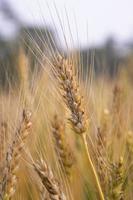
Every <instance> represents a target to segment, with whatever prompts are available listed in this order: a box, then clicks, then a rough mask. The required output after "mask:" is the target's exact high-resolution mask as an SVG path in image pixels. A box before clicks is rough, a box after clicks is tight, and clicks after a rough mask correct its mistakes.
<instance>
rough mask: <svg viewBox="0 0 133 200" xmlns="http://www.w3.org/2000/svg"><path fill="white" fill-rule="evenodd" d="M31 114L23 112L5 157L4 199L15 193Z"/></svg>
mask: <svg viewBox="0 0 133 200" xmlns="http://www.w3.org/2000/svg"><path fill="white" fill-rule="evenodd" d="M30 118H31V113H30V112H28V111H25V110H24V111H23V118H22V121H21V123H20V127H19V128H18V130H17V131H16V133H15V137H14V140H13V142H12V145H11V146H10V148H9V150H8V152H7V155H6V166H5V171H4V176H3V180H2V183H1V185H2V187H1V188H2V192H1V193H2V196H4V199H11V198H12V196H13V195H14V193H15V189H16V183H17V176H16V172H17V171H18V168H19V163H20V157H21V154H22V149H23V147H24V144H25V140H26V138H27V136H28V135H29V133H30V128H31V121H30Z"/></svg>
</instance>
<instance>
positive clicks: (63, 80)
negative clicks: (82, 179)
mask: <svg viewBox="0 0 133 200" xmlns="http://www.w3.org/2000/svg"><path fill="white" fill-rule="evenodd" d="M53 67H54V71H55V73H56V75H57V76H58V81H59V84H60V87H61V92H62V93H63V94H62V96H63V97H64V101H65V103H66V105H67V107H68V108H69V110H70V112H71V118H70V121H71V124H72V127H73V129H74V131H75V132H76V133H78V134H79V135H81V137H82V140H83V143H84V146H85V150H86V154H87V158H88V161H89V165H90V168H91V171H92V174H93V176H94V180H95V182H96V186H97V190H98V192H99V197H100V199H101V200H104V195H103V192H102V189H101V185H100V181H99V178H98V175H97V172H96V169H95V167H94V164H93V162H92V160H91V156H90V152H89V149H88V145H87V140H86V131H87V126H88V119H87V114H86V112H85V108H84V104H83V97H82V96H81V95H80V91H79V87H78V81H77V80H76V76H75V74H74V70H73V69H74V68H73V64H72V63H71V62H70V61H69V60H67V59H65V58H63V57H62V56H58V57H57V59H56V60H55V61H54V62H53Z"/></svg>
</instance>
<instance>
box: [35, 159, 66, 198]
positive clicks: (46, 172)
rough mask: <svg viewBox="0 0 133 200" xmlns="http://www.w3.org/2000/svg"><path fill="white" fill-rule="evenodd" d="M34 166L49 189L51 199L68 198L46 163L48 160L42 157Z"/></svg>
mask: <svg viewBox="0 0 133 200" xmlns="http://www.w3.org/2000/svg"><path fill="white" fill-rule="evenodd" d="M33 165H34V168H35V171H36V172H37V174H38V175H39V177H40V179H41V181H42V184H43V185H44V187H45V188H46V189H47V191H48V193H49V197H50V199H51V200H66V197H65V195H64V193H63V192H62V191H61V188H60V186H59V183H58V182H57V181H56V179H55V178H54V175H53V173H52V170H51V169H50V167H49V166H48V165H47V164H46V162H45V161H44V160H43V159H41V160H40V162H39V161H38V162H37V163H34V164H33Z"/></svg>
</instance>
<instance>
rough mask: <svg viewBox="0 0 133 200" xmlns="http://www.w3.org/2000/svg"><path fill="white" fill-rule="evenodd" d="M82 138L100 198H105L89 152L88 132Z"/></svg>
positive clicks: (102, 199)
mask: <svg viewBox="0 0 133 200" xmlns="http://www.w3.org/2000/svg"><path fill="white" fill-rule="evenodd" d="M82 139H83V143H84V146H85V150H86V154H87V158H88V161H89V164H90V167H91V171H92V174H93V176H94V179H95V183H96V187H97V190H98V193H99V197H100V200H104V195H103V192H102V188H101V185H100V181H99V178H98V175H97V172H96V169H95V167H94V165H93V162H92V160H91V157H90V153H89V150H88V145H87V140H86V134H83V135H82Z"/></svg>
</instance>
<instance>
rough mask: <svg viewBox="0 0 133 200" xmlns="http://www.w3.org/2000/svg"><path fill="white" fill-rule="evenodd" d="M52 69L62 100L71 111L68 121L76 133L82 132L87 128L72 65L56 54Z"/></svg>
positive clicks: (81, 99)
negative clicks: (56, 77)
mask: <svg viewBox="0 0 133 200" xmlns="http://www.w3.org/2000/svg"><path fill="white" fill-rule="evenodd" d="M53 66H54V70H55V72H56V73H57V76H58V80H59V83H60V86H61V89H62V92H63V97H64V101H65V103H66V105H67V107H68V108H69V109H70V111H71V118H70V122H71V123H72V126H73V129H74V131H75V132H76V133H78V134H82V133H84V132H86V130H87V117H86V116H87V115H86V112H85V108H84V105H83V98H82V96H81V95H80V93H79V87H78V84H77V81H76V76H75V75H74V72H73V65H72V63H71V62H70V61H68V60H66V59H65V58H63V57H61V56H58V58H57V60H55V61H54V62H53Z"/></svg>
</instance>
